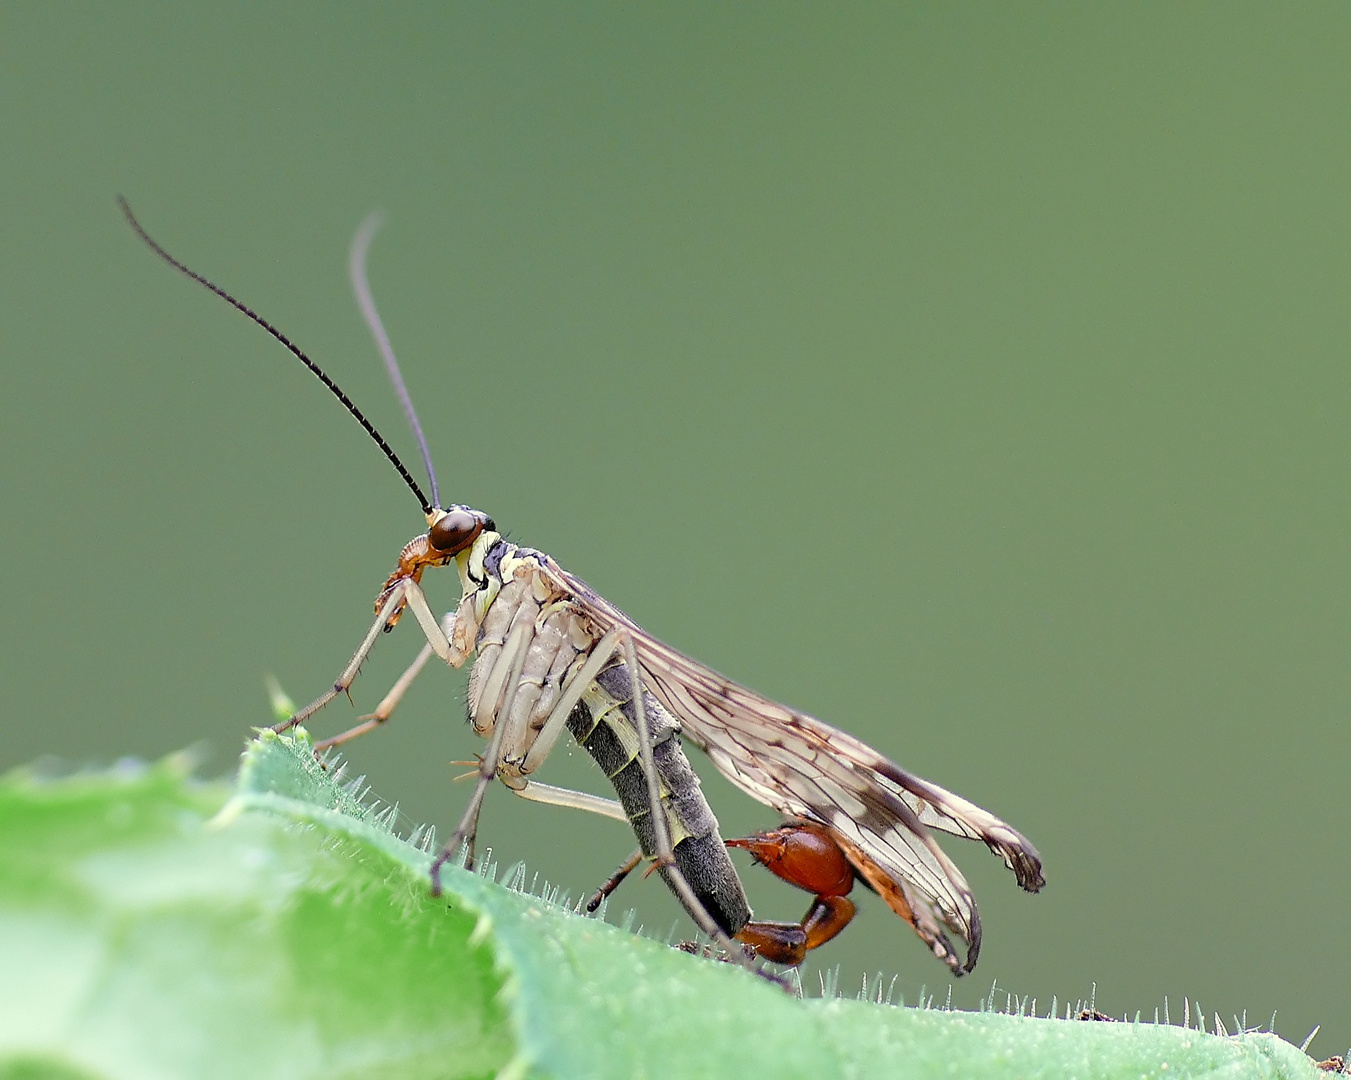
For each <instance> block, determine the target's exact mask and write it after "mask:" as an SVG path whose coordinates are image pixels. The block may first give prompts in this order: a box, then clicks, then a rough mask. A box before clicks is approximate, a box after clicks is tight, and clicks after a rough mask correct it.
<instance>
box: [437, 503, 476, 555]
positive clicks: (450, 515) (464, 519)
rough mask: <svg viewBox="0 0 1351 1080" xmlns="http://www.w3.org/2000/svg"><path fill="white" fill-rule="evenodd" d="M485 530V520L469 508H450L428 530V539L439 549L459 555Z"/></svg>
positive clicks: (448, 553) (449, 553)
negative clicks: (472, 512)
mask: <svg viewBox="0 0 1351 1080" xmlns="http://www.w3.org/2000/svg"><path fill="white" fill-rule="evenodd" d="M482 531H483V521H482V519H480V518H479V517H477V516H475V515H474V514H471V513H470V512H469V511H468V510H449V511H447V512H446V514H445V516H443V517H442V518H441V520H440V521H438V522H437V523H436V524H435V525H433V526H432V527H431V529H430V530H429V531H428V532H427V539H428V541H429V542H430V543H431V545H432V547H434V548H436V550H437V551H443V552H445V553H446V554H447V555H458V554H459V553H460V552H461V551H463V550H464V549H465V548H467V547H468V546H469V545H470V544H472V543H473V542H474V541H475V540H476V539H477V538H478V534H479V533H480V532H482Z"/></svg>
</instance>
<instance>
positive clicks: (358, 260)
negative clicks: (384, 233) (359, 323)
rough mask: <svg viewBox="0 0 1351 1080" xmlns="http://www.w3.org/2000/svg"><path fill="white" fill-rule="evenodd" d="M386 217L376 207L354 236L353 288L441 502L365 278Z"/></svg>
mask: <svg viewBox="0 0 1351 1080" xmlns="http://www.w3.org/2000/svg"><path fill="white" fill-rule="evenodd" d="M383 220H384V219H383V217H382V216H381V214H380V212H379V211H378V210H377V211H376V212H375V213H373V214H371V216H370V217H368V218H367V219H366V220H365V221H363V222H362V223H361V227H360V228H359V229H357V234H356V236H354V237H353V238H352V253H351V255H350V256H349V257H348V259H347V271H348V274H349V275H350V276H351V278H352V291H353V292H354V293H356V295H357V303H358V304H360V305H361V314H362V315H363V316H364V317H365V319H366V325H367V326H368V327H369V328H370V331H371V337H373V338H375V344H376V346H377V347H378V348H379V350H380V355H381V356H382V357H384V360H385V371H386V372H387V373H388V374H389V381H390V382H392V383H393V384H394V393H395V394H397V395H398V398H399V404H400V405H402V406H403V415H404V419H406V420H407V421H408V426H409V427H410V428H412V429H413V438H415V439H417V445H418V449H419V450H421V451H422V464H423V465H425V466H426V467H427V479H428V480H430V481H431V485H432V503H433V505H435V506H440V505H441V492H440V491H438V490H437V487H436V467H435V466H434V465H432V452H431V451H430V450H428V449H427V439H426V436H424V435H423V434H422V425H421V424H419V423H418V418H417V410H416V409H414V408H413V399H412V398H411V397H409V396H408V387H406V386H405V385H404V384H403V374H402V372H400V371H399V361H398V360H396V359H395V358H394V346H393V345H391V344H390V343H389V335H388V334H386V333H385V324H384V323H383V322H381V321H380V312H379V311H378V310H376V307H375V297H374V296H372V295H371V287H370V284H369V283H368V282H367V281H366V252H367V251H368V250H370V246H371V241H372V240H374V239H375V234H376V233H377V232H379V231H380V225H381V223H382V222H383Z"/></svg>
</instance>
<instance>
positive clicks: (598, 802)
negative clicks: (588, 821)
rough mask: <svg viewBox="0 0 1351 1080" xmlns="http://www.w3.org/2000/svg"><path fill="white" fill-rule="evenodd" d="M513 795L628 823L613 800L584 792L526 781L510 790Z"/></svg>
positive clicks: (536, 781) (620, 807)
mask: <svg viewBox="0 0 1351 1080" xmlns="http://www.w3.org/2000/svg"><path fill="white" fill-rule="evenodd" d="M511 792H512V794H513V795H519V796H520V797H521V798H523V799H529V800H530V801H531V802H537V803H545V804H547V805H549V806H566V807H568V808H570V809H572V810H585V811H587V812H588V813H592V814H599V815H600V816H601V817H607V818H613V819H614V820H615V821H622V822H624V824H625V825H627V824H628V823H629V819H628V816H627V815H626V814H625V813H624V808H623V807H622V806H620V805H619V803H617V802H616V801H615V800H614V799H602V798H601V797H600V796H599V795H592V794H589V793H588V792H585V791H573V790H572V789H571V788H562V787H554V785H553V784H541V783H540V782H539V781H538V780H527V781H525V785H524V786H523V787H513V788H511Z"/></svg>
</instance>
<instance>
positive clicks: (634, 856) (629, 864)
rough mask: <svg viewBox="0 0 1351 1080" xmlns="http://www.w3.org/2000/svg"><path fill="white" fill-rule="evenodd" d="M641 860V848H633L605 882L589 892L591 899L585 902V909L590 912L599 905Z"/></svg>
mask: <svg viewBox="0 0 1351 1080" xmlns="http://www.w3.org/2000/svg"><path fill="white" fill-rule="evenodd" d="M642 861H643V849H642V848H634V849H633V851H632V852H631V853H630V854H629V857H628V858H627V859H625V860H624V861H623V862H622V863H620V864H619V866H618V868H617V869H616V870H615V872H614V873H613V874H611V875H610V876H609V877H608V878H606V879H605V883H604V884H603V885H601V887H600V888H599V889H597V890H596V891H595V892H594V893H592V894H591V899H590V900H588V901H587V902H586V910H587V911H588V912H592V911H595V910H596V908H598V907H600V906H601V904H603V903H604V902H605V898H606V897H608V896H609V895H610V894H611V893H612V892H614V891H615V890H616V889H617V888H619V886H620V885H622V884H624V879H625V878H626V877H628V876H629V875H630V874H631V873H633V872H634V870H636V869H637V868H638V864H639V863H640V862H642Z"/></svg>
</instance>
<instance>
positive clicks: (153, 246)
mask: <svg viewBox="0 0 1351 1080" xmlns="http://www.w3.org/2000/svg"><path fill="white" fill-rule="evenodd" d="M117 205H118V206H120V207H122V213H124V214H125V215H126V216H127V222H128V223H129V224H130V225H131V227H132V229H134V230H135V232H136V235H137V236H139V237H140V238H141V239H142V240H144V241H145V243H146V246H147V247H148V248H150V250H151V251H153V252H154V253H155V254H156V255H158V256H159V257H160V258H161V259H163V260H164V261H165V262H167V263H168V264H169V265H170V266H172V267H173V268H174V269H175V270H177V271H178V272H179V273H181V274H185V275H187V276H188V277H190V278H192V280H193V281H195V282H197V284H198V285H201V286H203V287H205V288H207V289H210V290H211V291H212V292H213V293H215V294H216V295H217V296H219V297H220V298H221V299H222V300H224V301H225V302H226V303H227V304H229V305H230V306H231V307H232V308H234V309H235V310H236V311H240V312H242V313H243V314H245V315H247V316H248V317H249V318H250V319H252V320H253V321H254V322H256V323H257V324H258V325H259V326H261V327H262V328H263V329H264V330H266V331H267V332H268V333H269V334H271V335H272V336H273V337H274V338H276V339H277V340H278V341H279V342H281V343H282V344H283V345H285V346H286V348H287V350H288V351H289V352H290V353H291V355H292V356H294V357H295V358H296V359H297V360H299V361H300V362H301V363H302V364H304V365H305V366H306V367H307V368H309V369H310V371H312V372H314V374H315V376H316V377H317V378H318V379H319V381H320V382H321V383H323V384H324V385H325V386H327V387H328V389H329V390H330V391H331V392H332V394H333V396H334V397H335V398H337V399H338V400H339V401H341V402H342V405H343V408H345V409H346V410H347V411H348V412H349V413H351V414H352V415H353V416H355V417H356V419H357V423H359V424H360V425H361V426H362V428H364V429H365V431H366V434H367V435H369V436H370V437H371V438H372V439H374V440H375V445H376V446H378V447H380V449H381V450H382V451H384V454H385V457H387V458H389V461H390V464H392V465H393V466H394V468H395V469H397V470H398V473H399V475H400V476H402V477H403V482H404V483H405V484H407V485H408V487H409V488H410V489H411V490H412V492H413V494H414V495H416V496H417V501H418V505H419V506H421V507H422V512H423V513H424V514H430V513H431V512H432V510H433V509H434V507H433V506H432V505H431V504H430V503H428V502H427V496H426V495H424V494H422V489H421V488H420V487H418V484H417V481H416V480H414V479H413V477H412V475H411V474H410V473H409V472H408V470H407V469H406V468H404V464H403V462H402V461H400V460H399V455H398V454H396V453H395V452H394V450H393V448H392V447H391V446H390V445H389V443H387V442H385V437H384V436H383V435H381V434H380V432H378V431H376V430H375V425H374V424H372V423H371V422H370V421H369V420H367V419H366V416H365V414H364V413H362V411H361V410H360V409H358V408H357V407H356V405H354V404H353V403H352V399H351V398H349V397H348V396H347V395H346V394H345V393H343V391H342V387H340V386H339V385H338V384H337V383H335V382H334V381H333V380H332V379H330V378H329V377H328V375H327V374H326V373H325V372H324V369H323V368H321V367H320V366H319V365H318V364H316V363H315V362H314V361H313V360H311V359H310V358H309V357H308V356H306V355H305V354H304V353H303V352H301V351H300V348H299V347H298V346H296V345H294V344H292V342H291V339H290V338H288V337H287V336H286V335H285V334H283V333H282V332H281V331H280V330H278V329H277V328H276V327H275V326H273V325H272V324H271V323H270V322H268V321H267V320H266V319H264V318H263V317H262V316H261V315H258V314H256V313H255V312H253V311H250V310H249V309H248V308H247V307H245V306H244V305H243V304H241V303H240V302H239V301H238V300H236V299H235V298H234V297H233V296H231V295H230V294H229V293H228V292H226V291H225V290H224V289H222V288H221V287H220V286H219V285H213V284H212V283H211V282H209V281H207V279H206V278H204V277H202V275H201V274H199V273H197V272H196V271H194V270H190V269H188V268H187V267H186V266H184V265H183V264H182V263H181V262H179V261H178V260H177V259H175V258H174V257H173V256H172V255H170V254H169V253H168V252H167V251H165V250H164V249H163V248H162V247H160V246H159V244H157V243H156V242H155V241H154V240H153V239H152V238H151V236H150V234H149V233H148V232H146V231H145V229H143V228H142V227H141V223H140V222H139V221H137V220H136V215H135V214H133V213H132V212H131V206H130V205H129V204H128V203H127V200H126V199H125V198H124V197H123V196H121V195H119V196H118V197H117Z"/></svg>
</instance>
